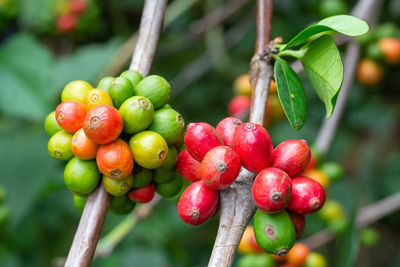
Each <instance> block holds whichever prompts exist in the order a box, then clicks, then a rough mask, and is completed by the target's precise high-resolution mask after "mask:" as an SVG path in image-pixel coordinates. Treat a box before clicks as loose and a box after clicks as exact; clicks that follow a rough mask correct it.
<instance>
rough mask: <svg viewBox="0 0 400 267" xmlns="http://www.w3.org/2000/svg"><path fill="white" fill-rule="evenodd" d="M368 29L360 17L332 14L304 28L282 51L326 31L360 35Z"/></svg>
mask: <svg viewBox="0 0 400 267" xmlns="http://www.w3.org/2000/svg"><path fill="white" fill-rule="evenodd" d="M368 30H369V27H368V24H367V23H366V22H365V21H363V20H361V19H359V18H356V17H353V16H349V15H338V16H332V17H328V18H326V19H323V20H321V21H320V22H318V23H317V24H315V25H312V26H310V27H307V28H305V29H304V30H302V31H301V32H300V33H299V34H297V35H296V36H295V37H294V38H293V39H292V40H290V41H289V42H288V43H287V44H286V45H284V46H283V47H282V48H281V49H280V51H284V50H286V49H288V48H291V47H294V46H298V45H300V44H302V43H304V42H305V41H307V39H308V38H310V37H311V36H314V35H316V34H319V33H321V32H325V31H335V32H338V33H341V34H344V35H348V36H359V35H363V34H365V33H366V32H368Z"/></svg>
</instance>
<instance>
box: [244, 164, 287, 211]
mask: <svg viewBox="0 0 400 267" xmlns="http://www.w3.org/2000/svg"><path fill="white" fill-rule="evenodd" d="M291 189H292V182H291V180H290V177H289V175H287V173H285V172H284V171H282V170H280V169H277V168H265V169H263V170H262V171H261V172H259V173H258V175H257V176H256V179H255V180H254V183H253V188H252V193H253V199H254V202H255V203H256V205H257V207H258V208H259V209H261V210H263V211H265V212H268V213H276V212H279V211H281V210H284V209H285V208H286V207H287V205H288V204H289V200H290V192H291Z"/></svg>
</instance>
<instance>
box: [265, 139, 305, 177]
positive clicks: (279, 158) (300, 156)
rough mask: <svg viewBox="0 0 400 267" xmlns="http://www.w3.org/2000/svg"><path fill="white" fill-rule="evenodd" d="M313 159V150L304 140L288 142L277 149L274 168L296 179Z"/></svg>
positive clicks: (273, 163)
mask: <svg viewBox="0 0 400 267" xmlns="http://www.w3.org/2000/svg"><path fill="white" fill-rule="evenodd" d="M310 159H311V150H310V148H309V147H308V145H307V142H306V141H304V140H286V141H284V142H282V143H280V144H279V145H278V146H277V147H276V148H275V149H274V153H273V157H272V167H276V168H279V169H281V170H283V171H285V172H286V173H287V174H289V176H290V177H294V176H296V175H298V174H299V173H301V172H302V171H303V170H304V169H305V168H306V166H307V164H308V162H309V161H310Z"/></svg>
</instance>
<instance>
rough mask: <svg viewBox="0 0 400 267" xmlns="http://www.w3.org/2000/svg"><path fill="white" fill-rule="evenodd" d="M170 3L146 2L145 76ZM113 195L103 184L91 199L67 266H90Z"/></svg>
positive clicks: (141, 59) (139, 51) (137, 59)
mask: <svg viewBox="0 0 400 267" xmlns="http://www.w3.org/2000/svg"><path fill="white" fill-rule="evenodd" d="M166 5H167V0H146V2H145V5H144V8H143V14H142V20H141V22H140V30H139V38H138V45H137V47H136V48H135V52H134V54H133V56H132V63H131V67H130V68H131V69H132V68H133V69H136V70H137V71H139V72H140V73H141V74H142V75H143V76H147V75H148V74H149V73H150V69H151V64H152V62H153V59H154V56H155V52H156V48H157V43H158V39H159V35H160V32H161V29H162V22H163V18H164V13H165V8H166ZM109 202H110V195H109V194H108V193H107V192H106V191H105V189H104V186H103V185H102V184H100V185H99V187H98V188H97V189H96V190H95V191H94V192H93V193H91V194H90V195H89V198H88V200H87V202H86V206H85V209H84V210H83V213H82V216H81V220H80V221H79V226H78V229H77V231H76V233H75V237H74V240H73V242H72V245H71V249H70V251H69V253H68V257H67V261H66V264H65V266H89V265H90V263H91V262H92V259H93V255H94V252H95V249H96V244H97V241H98V240H99V236H100V233H101V229H102V227H103V223H104V220H105V217H106V215H107V209H108V205H109Z"/></svg>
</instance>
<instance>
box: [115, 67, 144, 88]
mask: <svg viewBox="0 0 400 267" xmlns="http://www.w3.org/2000/svg"><path fill="white" fill-rule="evenodd" d="M120 76H121V77H125V78H127V79H128V80H130V81H131V83H132V86H133V87H134V88H135V87H136V85H137V84H138V83H139V82H140V81H141V80H142V79H143V77H142V75H141V74H140V73H139V72H137V71H135V70H126V71H124V72H123V73H121V75H120Z"/></svg>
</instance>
